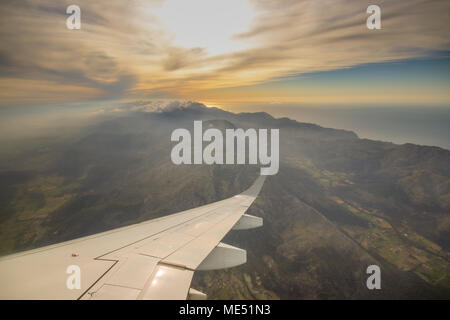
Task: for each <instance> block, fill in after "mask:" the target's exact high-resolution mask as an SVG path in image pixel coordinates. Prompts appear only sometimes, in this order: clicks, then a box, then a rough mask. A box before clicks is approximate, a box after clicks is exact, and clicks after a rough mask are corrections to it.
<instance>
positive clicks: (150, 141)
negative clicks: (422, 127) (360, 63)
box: [0, 103, 450, 299]
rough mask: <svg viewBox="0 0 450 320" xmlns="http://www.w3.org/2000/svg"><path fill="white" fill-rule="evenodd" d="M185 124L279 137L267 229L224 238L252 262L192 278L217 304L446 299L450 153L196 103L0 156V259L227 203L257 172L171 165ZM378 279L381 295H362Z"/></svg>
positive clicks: (125, 117)
mask: <svg viewBox="0 0 450 320" xmlns="http://www.w3.org/2000/svg"><path fill="white" fill-rule="evenodd" d="M193 120H203V121H204V126H209V125H211V126H214V127H216V128H219V129H225V128H229V127H236V128H279V129H280V170H279V173H278V174H277V175H275V176H270V177H268V179H267V180H266V183H265V185H264V187H263V190H262V192H261V194H260V196H259V197H258V199H257V200H256V202H255V203H254V204H253V205H252V207H251V208H250V210H249V213H250V214H254V215H257V216H261V217H263V218H264V227H262V228H260V229H256V230H250V231H233V232H231V233H230V234H229V235H227V237H226V239H225V240H224V241H225V242H227V243H230V244H232V245H236V246H239V247H242V248H245V249H247V251H248V263H247V264H245V265H243V266H240V267H237V268H233V269H229V270H222V271H212V272H197V273H196V274H195V277H194V281H193V287H195V288H197V289H200V290H202V291H204V292H207V293H208V295H209V297H210V298H216V299H243V298H246V299H277V298H280V299H344V298H345V299H347V298H348V299H361V298H365V299H366V298H367V299H371V298H386V299H389V298H417V299H420V298H450V255H449V250H450V215H449V213H450V151H448V150H445V149H441V148H437V147H425V146H417V145H412V144H405V145H395V144H391V143H385V142H378V141H371V140H367V139H359V138H358V137H357V136H356V135H355V134H354V133H353V132H351V131H345V130H336V129H330V128H323V127H320V126H317V125H314V124H307V123H299V122H297V121H294V120H290V119H287V118H281V119H275V118H273V117H272V116H270V115H269V114H267V113H241V114H234V113H230V112H226V111H223V110H220V109H215V108H206V107H204V106H203V105H201V104H196V103H194V104H191V105H190V106H188V107H180V108H173V109H170V110H162V111H161V110H160V111H157V112H156V111H155V112H141V111H134V112H126V113H123V114H121V115H120V116H117V117H115V118H112V119H108V120H104V121H100V122H98V123H95V124H91V125H89V126H87V127H84V128H83V129H82V130H80V131H79V132H78V133H77V134H74V135H71V136H61V137H57V138H54V137H53V138H51V139H49V138H47V139H36V140H35V141H32V142H30V143H29V144H27V145H24V146H21V147H20V148H18V150H17V151H16V152H14V153H9V154H7V155H4V156H2V158H1V159H0V254H2V255H3V254H8V253H11V252H15V251H19V250H25V249H30V248H34V247H38V246H42V245H47V244H50V243H55V242H59V241H64V240H68V239H73V238H75V237H80V236H84V235H88V234H92V233H96V232H100V231H104V230H108V229H111V228H115V227H119V226H123V225H128V224H131V223H136V222H140V221H144V220H147V219H151V218H155V217H160V216H164V215H167V214H170V213H174V212H177V211H180V210H184V209H188V208H192V207H196V206H199V205H202V204H205V203H209V202H212V201H216V200H220V199H224V198H226V197H229V196H231V195H234V194H236V193H239V192H241V191H242V190H244V189H245V188H246V187H248V186H249V185H250V184H251V183H252V182H253V180H254V179H255V178H256V177H257V175H258V174H259V166H239V165H222V166H219V165H213V166H206V165H193V166H188V165H185V166H183V165H181V166H176V165H173V164H172V163H171V161H170V150H171V148H172V146H173V145H174V144H173V143H171V142H170V134H171V132H172V130H174V129H175V128H187V129H191V128H192V127H193ZM370 264H377V265H379V266H380V267H381V270H382V290H379V291H376V292H375V291H369V290H367V288H366V286H365V281H366V278H367V275H366V274H365V270H366V267H367V266H368V265H370Z"/></svg>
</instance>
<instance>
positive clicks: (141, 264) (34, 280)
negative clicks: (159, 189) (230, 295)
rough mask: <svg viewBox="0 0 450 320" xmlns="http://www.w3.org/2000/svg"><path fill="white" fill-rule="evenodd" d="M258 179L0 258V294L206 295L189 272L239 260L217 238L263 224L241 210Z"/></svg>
mask: <svg viewBox="0 0 450 320" xmlns="http://www.w3.org/2000/svg"><path fill="white" fill-rule="evenodd" d="M264 179H265V177H264V176H260V177H258V179H256V181H255V182H254V183H253V185H252V186H251V187H250V188H249V189H247V190H246V191H244V192H242V193H241V194H238V195H236V196H234V197H232V198H228V199H225V200H222V201H218V202H214V203H211V204H208V205H205V206H201V207H198V208H194V209H190V210H186V211H183V212H180V213H176V214H172V215H169V216H166V217H162V218H158V219H154V220H149V221H145V222H142V223H138V224H134V225H131V226H127V227H123V228H118V229H114V230H110V231H107V232H103V233H99V234H95V235H91V236H87V237H83V238H78V239H75V240H71V241H67V242H63V243H59V244H55V245H51V246H47V247H42V248H39V249H35V250H31V251H26V252H21V253H17V254H13V255H10V256H5V257H3V258H0V284H1V287H0V299H144V300H147V299H148V300H152V299H157V300H162V299H206V295H204V294H203V293H201V292H199V291H197V290H195V289H193V288H190V284H191V280H192V276H193V274H194V271H196V270H215V269H222V268H228V267H233V266H237V265H240V264H243V263H245V262H246V251H245V250H243V249H239V248H236V247H233V246H230V245H227V244H224V243H221V242H220V241H221V240H222V238H223V237H224V236H225V235H226V234H227V233H228V231H229V230H230V229H250V228H254V227H259V226H261V225H262V218H258V217H254V216H250V215H246V214H244V213H245V211H246V210H247V209H248V207H249V206H250V205H251V204H252V202H253V201H254V200H255V199H256V197H257V195H258V194H259V191H260V190H261V188H262V185H263V183H264Z"/></svg>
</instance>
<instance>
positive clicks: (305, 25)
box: [0, 0, 450, 104]
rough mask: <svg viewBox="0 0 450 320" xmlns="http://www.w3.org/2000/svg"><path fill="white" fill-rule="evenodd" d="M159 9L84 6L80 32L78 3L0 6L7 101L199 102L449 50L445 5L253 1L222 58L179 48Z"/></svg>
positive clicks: (0, 94)
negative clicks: (200, 95) (74, 24)
mask: <svg viewBox="0 0 450 320" xmlns="http://www.w3.org/2000/svg"><path fill="white" fill-rule="evenodd" d="M211 1H213V0H211ZM243 1H244V0H243ZM162 3H164V1H163V0H154V1H140V0H135V1H131V2H130V1H120V0H109V1H106V0H97V1H88V0H80V1H78V2H77V4H78V5H79V6H80V7H81V10H82V13H81V14H82V28H81V30H67V29H66V27H65V20H66V18H67V15H66V14H65V9H66V8H67V6H68V5H70V4H72V1H58V2H55V1H51V0H33V1H25V0H18V1H8V2H6V1H5V2H2V3H1V4H0V10H1V12H2V19H1V20H0V37H1V40H2V48H1V49H0V90H1V91H0V99H1V100H2V103H3V104H4V103H8V104H10V103H15V102H17V103H19V102H23V101H21V100H23V99H22V98H23V97H26V101H27V102H28V101H30V100H32V96H33V95H35V96H36V97H42V99H49V100H52V95H54V99H55V100H59V99H63V100H64V99H69V100H71V99H72V100H73V99H78V100H81V99H84V98H89V99H91V98H92V97H97V98H102V97H128V96H130V95H131V96H133V97H136V96H142V97H148V96H154V97H167V98H170V97H172V98H178V97H188V98H196V97H194V96H195V94H196V92H201V91H204V90H210V89H216V88H225V87H238V86H246V85H252V84H257V83H262V82H266V81H271V80H273V79H276V78H279V77H283V76H289V75H294V74H302V73H309V72H314V71H325V70H333V69H339V68H345V67H351V66H355V65H358V64H364V63H372V62H383V61H393V60H399V59H406V58H415V57H422V56H427V55H430V54H431V53H432V52H436V51H445V50H449V49H450V44H449V39H450V37H449V36H450V29H449V28H448V26H447V24H448V21H447V20H448V12H449V11H450V2H449V1H446V0H435V1H424V0H397V1H381V0H378V1H375V2H371V3H368V2H365V1H360V0H323V1H316V0H280V1H269V0H250V4H251V6H252V7H253V10H254V13H255V14H254V19H253V21H251V24H250V27H249V29H248V30H246V31H244V32H241V33H239V34H235V35H233V36H232V39H231V40H232V41H235V42H240V43H245V46H244V47H245V48H244V49H235V48H234V47H233V48H232V47H230V49H229V50H228V51H227V52H222V53H221V54H211V53H210V51H209V50H208V46H207V45H206V46H205V47H197V46H189V45H186V46H184V47H183V46H180V45H177V44H176V43H179V41H178V42H177V41H176V40H177V34H174V33H173V32H171V31H170V30H167V29H166V28H165V25H164V24H163V23H162V22H161V19H160V18H161V17H158V10H157V8H158V7H160V6H161V4H162ZM174 3H175V2H174ZM369 4H378V5H380V7H381V13H382V30H368V29H367V28H366V25H365V23H366V19H367V16H368V14H367V13H366V9H367V6H368V5H369ZM230 5H231V3H230ZM175 9H176V8H175ZM191 11H192V12H191V13H190V17H189V22H190V23H193V24H195V23H198V24H200V25H202V27H207V26H204V23H203V20H204V17H202V13H201V12H200V11H199V13H198V15H196V13H195V10H191ZM216 14H218V15H220V12H217V13H216ZM208 21H212V23H213V22H214V19H213V17H212V18H211V17H208ZM232 24H233V21H232V19H230V21H229V25H228V24H226V23H225V24H224V25H223V26H221V28H231V26H232ZM216 29H217V26H216ZM194 36H195V35H194ZM215 45H217V44H215ZM236 48H240V46H236ZM21 83H22V84H21ZM30 83H33V85H32V86H30V85H29V84H30ZM37 83H39V85H37ZM43 91H46V92H43ZM64 91H66V92H67V94H66V95H64V94H62V92H64ZM55 92H57V94H55Z"/></svg>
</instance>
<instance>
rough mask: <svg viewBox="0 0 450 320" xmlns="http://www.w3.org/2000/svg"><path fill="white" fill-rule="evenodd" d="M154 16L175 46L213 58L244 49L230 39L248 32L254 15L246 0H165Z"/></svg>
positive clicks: (242, 42)
mask: <svg viewBox="0 0 450 320" xmlns="http://www.w3.org/2000/svg"><path fill="white" fill-rule="evenodd" d="M155 13H156V15H157V17H158V18H159V20H160V21H161V22H162V23H163V24H164V25H165V27H166V30H167V31H169V32H171V33H173V34H174V36H175V39H174V44H175V45H178V46H182V47H185V48H204V49H205V50H206V52H207V53H209V54H212V55H216V54H223V53H229V52H232V51H237V50H241V49H244V48H246V47H247V45H246V44H245V42H244V41H239V40H233V39H232V36H233V35H235V34H238V33H242V32H245V31H247V30H248V28H249V27H250V24H251V21H252V19H253V17H254V15H255V13H254V11H253V8H252V7H251V6H250V4H249V3H248V1H247V0H226V1H223V0H189V1H180V0H166V1H165V2H164V3H163V4H162V6H161V7H160V8H158V9H155Z"/></svg>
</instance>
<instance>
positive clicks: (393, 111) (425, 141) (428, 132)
mask: <svg viewBox="0 0 450 320" xmlns="http://www.w3.org/2000/svg"><path fill="white" fill-rule="evenodd" d="M225 109H227V110H230V111H233V112H256V111H265V112H267V113H270V114H271V115H272V116H274V117H277V118H278V117H289V118H291V119H295V120H297V121H299V122H309V123H315V124H318V125H320V126H323V127H329V128H336V129H346V130H351V131H354V132H355V133H356V134H357V135H358V136H359V137H360V138H368V139H372V140H381V141H388V142H394V143H397V144H403V143H414V144H419V145H428V146H438V147H441V148H445V149H450V106H449V107H417V106H415V107H408V106H401V107H399V106H396V107H386V106H383V107H374V106H367V107H359V108H356V107H355V108H343V107H314V106H308V107H304V106H300V107H299V106H293V105H282V104H277V105H263V106H261V105H260V106H249V107H245V106H235V107H229V108H225Z"/></svg>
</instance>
